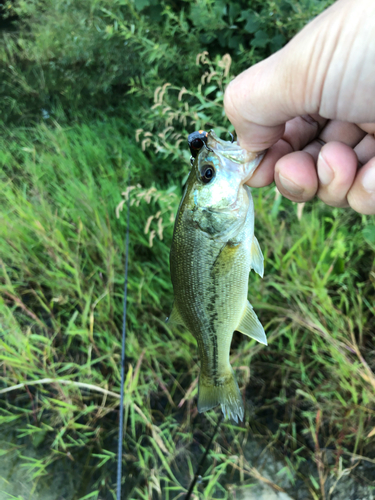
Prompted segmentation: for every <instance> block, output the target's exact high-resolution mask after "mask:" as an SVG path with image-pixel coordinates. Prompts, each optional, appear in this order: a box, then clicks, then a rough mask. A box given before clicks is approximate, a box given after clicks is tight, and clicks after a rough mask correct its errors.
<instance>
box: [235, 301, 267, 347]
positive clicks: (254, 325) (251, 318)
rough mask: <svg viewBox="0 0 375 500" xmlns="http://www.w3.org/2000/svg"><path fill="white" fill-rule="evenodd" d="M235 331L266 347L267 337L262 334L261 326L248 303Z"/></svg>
mask: <svg viewBox="0 0 375 500" xmlns="http://www.w3.org/2000/svg"><path fill="white" fill-rule="evenodd" d="M236 330H237V331H238V332H241V333H243V334H244V335H247V336H248V337H251V338H252V339H255V340H257V341H258V342H260V343H261V344H265V345H267V337H266V334H265V333H264V329H263V326H262V324H261V322H260V321H259V319H258V316H257V315H256V314H255V312H254V309H253V308H252V305H251V304H250V302H249V301H247V304H246V309H245V311H244V313H243V316H242V318H241V321H240V324H239V326H238V327H237V328H236Z"/></svg>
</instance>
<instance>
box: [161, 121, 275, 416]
mask: <svg viewBox="0 0 375 500" xmlns="http://www.w3.org/2000/svg"><path fill="white" fill-rule="evenodd" d="M201 132H202V138H203V139H202V141H201V144H200V149H199V151H197V150H196V148H195V149H194V151H195V155H194V156H193V157H192V158H191V160H192V168H191V171H190V174H189V177H188V180H187V182H186V187H185V190H184V193H183V196H182V199H181V202H180V205H179V208H178V212H177V216H176V220H175V226H174V231H173V239H172V245H171V250H170V273H171V280H172V284H173V292H174V302H173V307H172V312H171V314H170V316H169V318H167V322H168V323H169V324H170V325H171V326H173V325H183V326H185V327H186V328H187V329H188V330H189V331H190V332H191V333H192V335H193V336H194V337H195V339H196V341H197V345H198V354H199V359H200V374H199V382H198V411H199V412H200V413H202V412H206V411H208V410H210V409H211V408H214V407H216V406H218V405H221V409H222V412H223V414H224V417H226V418H232V419H233V420H234V421H235V422H238V419H240V420H241V421H242V420H243V417H244V405H243V401H242V397H241V393H240V390H239V387H238V383H237V381H236V378H235V375H234V371H233V369H232V367H231V365H230V361H229V352H230V346H231V341H232V337H233V333H234V331H236V330H237V331H239V332H241V333H243V334H244V335H247V336H248V337H251V338H253V339H255V340H257V341H258V342H260V343H262V344H265V345H267V338H266V334H265V332H264V329H263V326H262V324H261V323H260V321H259V319H258V317H257V315H256V314H255V312H254V310H253V307H252V306H251V304H250V302H249V301H248V298H247V297H248V283H249V273H250V270H251V269H254V271H255V272H256V273H258V274H259V275H260V276H261V277H263V273H264V258H263V254H262V251H261V249H260V246H259V243H258V240H257V239H256V237H255V235H254V203H253V199H252V196H251V190H250V187H249V186H247V185H246V184H245V183H246V182H247V181H248V180H249V179H250V177H251V176H252V175H253V173H254V172H255V169H256V168H257V167H258V165H259V164H260V162H261V160H262V159H263V157H264V154H265V151H262V152H257V153H254V152H249V151H246V150H245V149H243V148H241V146H240V145H239V144H237V142H235V141H233V142H229V141H225V140H222V139H220V138H219V137H218V136H216V134H215V132H214V131H213V130H211V131H210V132H208V133H206V132H203V131H200V133H201ZM203 133H204V134H205V135H203ZM191 135H193V134H191ZM189 137H190V136H189ZM195 145H197V142H196V141H195ZM189 146H191V143H190V142H189Z"/></svg>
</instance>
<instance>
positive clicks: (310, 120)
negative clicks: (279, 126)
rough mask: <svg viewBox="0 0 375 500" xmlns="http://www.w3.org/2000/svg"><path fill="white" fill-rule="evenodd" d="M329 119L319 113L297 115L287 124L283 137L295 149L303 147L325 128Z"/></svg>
mask: <svg viewBox="0 0 375 500" xmlns="http://www.w3.org/2000/svg"><path fill="white" fill-rule="evenodd" d="M326 123H327V120H326V119H325V118H322V117H321V116H319V115H303V116H297V117H296V118H293V119H292V120H289V121H288V122H287V123H286V124H285V132H284V134H283V137H282V138H283V139H284V140H285V141H287V142H289V144H290V145H291V146H292V148H293V151H299V150H301V149H303V148H304V147H305V146H306V145H307V144H309V143H310V142H311V141H313V140H314V139H315V138H316V137H317V136H319V135H320V134H321V131H322V130H324V128H323V127H324V126H325V125H326Z"/></svg>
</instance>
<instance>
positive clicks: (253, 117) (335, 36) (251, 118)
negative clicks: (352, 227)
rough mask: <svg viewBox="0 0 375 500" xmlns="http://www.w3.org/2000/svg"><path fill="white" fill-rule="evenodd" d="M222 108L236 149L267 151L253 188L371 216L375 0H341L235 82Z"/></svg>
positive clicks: (374, 202)
mask: <svg viewBox="0 0 375 500" xmlns="http://www.w3.org/2000/svg"><path fill="white" fill-rule="evenodd" d="M224 106H225V112H226V114H227V116H228V118H229V120H230V121H231V122H232V124H233V125H234V127H235V129H236V132H237V136H238V140H239V143H240V144H241V145H242V146H244V147H245V148H246V149H248V150H250V151H260V150H262V149H266V148H270V149H269V150H268V152H267V154H266V156H265V158H264V159H263V161H262V163H261V165H260V166H259V168H258V169H257V171H256V172H255V174H254V175H253V177H252V178H251V179H250V181H249V185H251V186H254V187H261V186H266V185H268V184H270V183H271V182H272V181H273V180H275V182H276V185H277V187H278V189H279V191H280V192H281V194H283V195H284V196H286V197H287V198H289V199H290V200H292V201H297V202H303V201H307V200H310V199H311V198H313V197H314V196H315V195H317V196H318V197H319V198H320V199H321V200H323V201H324V202H325V203H327V204H328V205H331V206H334V207H347V206H351V207H352V208H353V209H354V210H356V211H357V212H360V213H363V214H375V1H374V0H338V1H337V2H336V3H335V4H333V5H332V6H331V7H330V8H329V9H327V10H326V11H324V12H323V13H322V14H321V15H319V16H318V17H316V18H315V19H314V20H313V21H312V22H310V23H309V24H308V25H306V26H305V27H304V29H303V30H302V31H301V32H300V33H298V34H297V35H296V36H295V37H294V38H293V39H292V40H291V41H290V42H289V43H288V44H287V45H286V46H285V47H284V48H283V49H281V50H280V51H279V52H276V53H275V54H273V55H272V56H271V57H269V58H268V59H265V60H264V61H262V62H260V63H258V64H256V65H255V66H252V67H251V68H249V69H247V70H246V71H244V72H243V73H241V74H240V75H239V76H237V78H235V79H234V80H233V81H232V82H231V83H230V84H229V85H228V87H227V89H226V92H225V96H224ZM358 167H359V168H358Z"/></svg>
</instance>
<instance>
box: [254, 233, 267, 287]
mask: <svg viewBox="0 0 375 500" xmlns="http://www.w3.org/2000/svg"><path fill="white" fill-rule="evenodd" d="M263 261H264V257H263V254H262V250H261V249H260V246H259V243H258V240H257V239H256V238H255V236H254V237H253V242H252V244H251V267H252V268H253V269H254V271H255V272H256V273H258V274H259V276H260V277H261V278H263V273H264V265H263Z"/></svg>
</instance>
